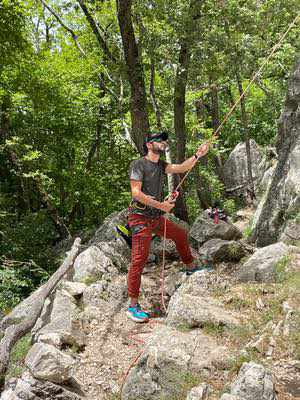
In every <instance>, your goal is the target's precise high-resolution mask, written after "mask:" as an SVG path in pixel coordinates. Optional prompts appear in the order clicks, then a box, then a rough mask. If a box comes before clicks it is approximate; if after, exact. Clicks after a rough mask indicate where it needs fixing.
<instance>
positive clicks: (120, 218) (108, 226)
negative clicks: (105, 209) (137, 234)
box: [88, 209, 128, 246]
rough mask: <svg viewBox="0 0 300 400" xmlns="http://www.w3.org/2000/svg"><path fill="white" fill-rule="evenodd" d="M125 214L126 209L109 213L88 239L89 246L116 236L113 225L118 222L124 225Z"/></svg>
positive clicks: (109, 240)
mask: <svg viewBox="0 0 300 400" xmlns="http://www.w3.org/2000/svg"><path fill="white" fill-rule="evenodd" d="M127 214H128V210H127V209H124V210H122V211H116V212H114V213H112V214H110V215H109V216H108V217H107V218H106V219H105V220H104V221H103V223H102V225H101V226H100V228H99V229H98V230H97V231H96V232H95V234H94V236H93V237H92V239H91V240H90V241H89V243H88V244H89V246H92V245H93V246H97V245H99V243H101V242H111V241H113V240H114V239H115V237H116V234H115V229H114V228H115V226H116V225H119V224H121V225H125V224H126V223H127Z"/></svg>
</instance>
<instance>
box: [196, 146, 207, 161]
mask: <svg viewBox="0 0 300 400" xmlns="http://www.w3.org/2000/svg"><path fill="white" fill-rule="evenodd" d="M208 150H209V144H208V143H203V144H202V145H201V146H200V147H199V148H198V150H197V151H196V155H197V157H198V158H199V157H203V156H205V154H207V153H208Z"/></svg>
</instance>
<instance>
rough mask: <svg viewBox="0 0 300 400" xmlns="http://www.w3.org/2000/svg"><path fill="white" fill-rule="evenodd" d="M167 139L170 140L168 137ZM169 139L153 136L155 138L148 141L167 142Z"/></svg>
mask: <svg viewBox="0 0 300 400" xmlns="http://www.w3.org/2000/svg"><path fill="white" fill-rule="evenodd" d="M167 140H168V139H167ZM167 140H164V139H162V138H160V137H158V138H153V139H151V140H150V141H149V142H148V143H152V142H158V143H161V142H167Z"/></svg>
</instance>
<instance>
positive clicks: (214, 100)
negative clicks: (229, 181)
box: [210, 82, 224, 182]
mask: <svg viewBox="0 0 300 400" xmlns="http://www.w3.org/2000/svg"><path fill="white" fill-rule="evenodd" d="M210 96H211V116H212V128H213V131H214V132H216V130H217V129H218V127H219V125H220V117H219V93H218V87H217V85H216V84H214V83H212V82H211V93H210ZM214 146H216V148H217V147H218V146H217V145H214ZM214 163H215V166H216V173H217V175H218V177H219V179H220V180H221V182H224V175H223V166H222V160H221V157H220V156H219V154H218V155H216V156H214Z"/></svg>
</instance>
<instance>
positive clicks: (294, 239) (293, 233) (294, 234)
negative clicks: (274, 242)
mask: <svg viewBox="0 0 300 400" xmlns="http://www.w3.org/2000/svg"><path fill="white" fill-rule="evenodd" d="M280 241H281V242H284V243H286V244H290V245H293V246H299V247H300V213H299V216H298V217H296V218H295V219H292V220H290V221H288V222H287V224H286V225H285V228H284V231H283V232H282V234H281V237H280Z"/></svg>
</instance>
